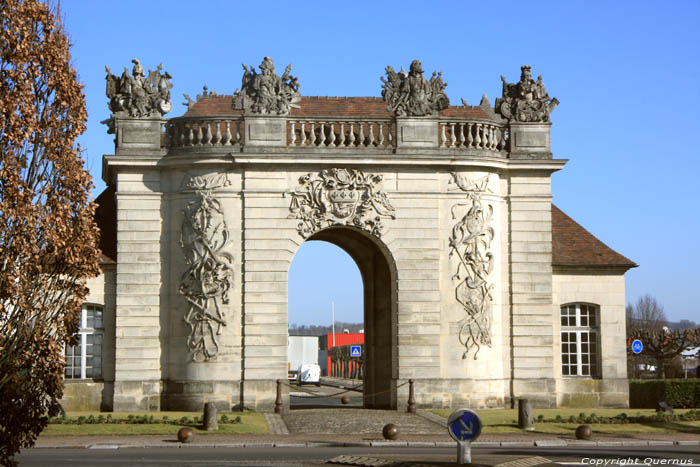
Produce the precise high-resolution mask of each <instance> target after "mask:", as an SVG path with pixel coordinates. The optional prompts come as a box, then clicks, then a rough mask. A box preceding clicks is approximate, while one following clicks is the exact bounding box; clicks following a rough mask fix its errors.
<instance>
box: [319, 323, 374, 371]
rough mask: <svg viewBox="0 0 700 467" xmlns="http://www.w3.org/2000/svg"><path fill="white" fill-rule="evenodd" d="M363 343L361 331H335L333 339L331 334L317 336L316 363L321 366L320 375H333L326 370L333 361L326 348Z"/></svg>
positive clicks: (363, 338)
mask: <svg viewBox="0 0 700 467" xmlns="http://www.w3.org/2000/svg"><path fill="white" fill-rule="evenodd" d="M364 343H365V334H364V333H362V332H344V333H339V332H336V333H335V340H334V339H333V334H326V335H324V336H318V364H319V366H320V367H321V375H323V376H334V375H329V371H328V369H329V368H333V362H332V361H331V356H330V352H328V350H329V349H330V348H331V347H340V346H342V345H351V344H364Z"/></svg>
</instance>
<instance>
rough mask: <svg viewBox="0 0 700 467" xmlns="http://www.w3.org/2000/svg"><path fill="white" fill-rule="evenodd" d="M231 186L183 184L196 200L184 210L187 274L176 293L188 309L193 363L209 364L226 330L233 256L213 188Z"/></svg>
mask: <svg viewBox="0 0 700 467" xmlns="http://www.w3.org/2000/svg"><path fill="white" fill-rule="evenodd" d="M227 185H230V182H229V180H228V178H227V176H226V174H219V175H213V176H207V177H199V176H193V177H191V178H189V180H187V179H186V183H185V185H184V187H185V188H188V189H191V190H194V193H195V196H196V198H195V199H194V200H192V201H190V202H189V203H188V204H187V206H186V207H185V209H184V211H183V213H184V220H183V222H182V230H181V234H180V245H181V246H182V249H183V250H184V253H185V262H186V263H187V270H186V271H185V272H184V273H183V274H182V278H181V280H180V293H181V294H182V295H183V296H184V297H185V300H187V304H188V306H189V308H188V310H187V313H186V314H185V322H186V323H187V324H189V326H190V334H189V336H188V337H187V346H188V347H189V350H190V354H191V356H192V359H193V360H194V361H207V360H210V359H211V358H213V357H215V356H216V355H217V354H218V352H219V343H218V341H217V336H218V335H220V334H221V327H222V326H226V320H225V316H224V312H223V310H222V309H221V305H222V304H227V303H228V292H229V289H230V288H231V281H232V275H233V271H232V267H233V264H232V263H233V256H232V255H231V254H230V253H227V252H226V249H227V247H228V242H229V230H228V228H227V226H226V221H224V212H223V209H222V207H221V203H220V202H219V201H218V200H217V199H216V198H215V197H214V193H213V191H214V190H215V189H216V188H220V187H224V186H227Z"/></svg>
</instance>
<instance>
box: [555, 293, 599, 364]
mask: <svg viewBox="0 0 700 467" xmlns="http://www.w3.org/2000/svg"><path fill="white" fill-rule="evenodd" d="M598 310H599V309H598V307H597V306H596V305H591V304H586V303H572V304H569V305H564V306H562V307H561V374H562V376H589V377H596V376H599V370H598V368H599V365H598V355H599V350H598V349H599V347H600V343H599V340H598V337H599V333H598V322H599V318H598Z"/></svg>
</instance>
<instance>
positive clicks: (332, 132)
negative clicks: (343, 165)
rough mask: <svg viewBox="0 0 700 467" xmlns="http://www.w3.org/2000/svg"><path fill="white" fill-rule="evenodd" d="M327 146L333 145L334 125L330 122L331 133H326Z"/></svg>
mask: <svg viewBox="0 0 700 467" xmlns="http://www.w3.org/2000/svg"><path fill="white" fill-rule="evenodd" d="M328 146H331V147H335V146H336V144H335V125H334V124H333V123H331V134H330V135H328Z"/></svg>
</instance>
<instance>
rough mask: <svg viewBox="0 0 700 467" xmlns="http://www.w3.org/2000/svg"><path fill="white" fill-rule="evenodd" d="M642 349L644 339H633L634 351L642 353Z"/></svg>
mask: <svg viewBox="0 0 700 467" xmlns="http://www.w3.org/2000/svg"><path fill="white" fill-rule="evenodd" d="M642 349H644V344H642V341H640V340H639V339H635V340H634V341H632V352H634V353H636V354H640V353H642Z"/></svg>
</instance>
